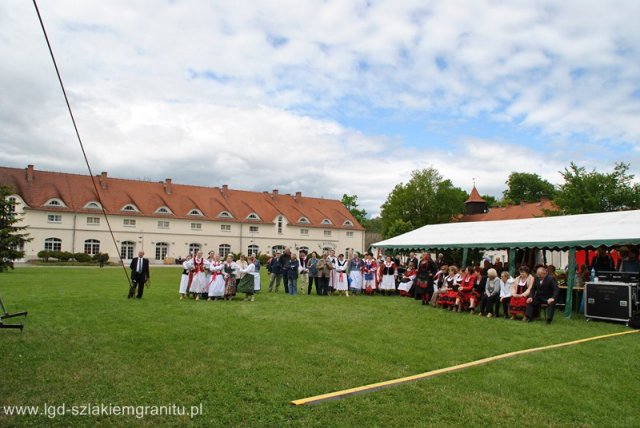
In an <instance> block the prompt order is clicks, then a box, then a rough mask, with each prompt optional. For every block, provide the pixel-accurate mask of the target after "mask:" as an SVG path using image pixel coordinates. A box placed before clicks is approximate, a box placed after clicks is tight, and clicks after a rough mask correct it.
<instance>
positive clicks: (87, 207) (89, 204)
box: [84, 201, 102, 210]
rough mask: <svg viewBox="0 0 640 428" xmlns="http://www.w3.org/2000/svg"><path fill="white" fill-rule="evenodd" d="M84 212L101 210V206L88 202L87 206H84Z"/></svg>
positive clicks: (98, 203) (97, 203)
mask: <svg viewBox="0 0 640 428" xmlns="http://www.w3.org/2000/svg"><path fill="white" fill-rule="evenodd" d="M84 209H85V210H101V209H102V206H101V205H100V202H93V201H92V202H89V203H88V204H87V205H85V206H84Z"/></svg>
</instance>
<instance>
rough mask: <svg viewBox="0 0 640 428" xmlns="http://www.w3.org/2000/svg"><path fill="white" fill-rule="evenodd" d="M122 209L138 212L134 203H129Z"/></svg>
mask: <svg viewBox="0 0 640 428" xmlns="http://www.w3.org/2000/svg"><path fill="white" fill-rule="evenodd" d="M120 211H130V212H138V211H139V210H138V208H137V207H136V206H135V205H133V204H127V205H125V206H124V207H122V208H121V209H120Z"/></svg>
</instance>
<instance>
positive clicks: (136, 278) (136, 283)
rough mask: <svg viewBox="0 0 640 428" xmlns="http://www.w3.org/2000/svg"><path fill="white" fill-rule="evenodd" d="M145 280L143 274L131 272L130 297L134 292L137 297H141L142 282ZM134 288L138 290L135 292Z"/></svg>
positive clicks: (142, 290)
mask: <svg viewBox="0 0 640 428" xmlns="http://www.w3.org/2000/svg"><path fill="white" fill-rule="evenodd" d="M145 282H147V278H145V276H144V275H139V274H138V273H137V272H133V273H132V274H131V289H129V298H132V297H133V295H134V294H136V297H137V298H138V299H142V293H144V284H145ZM136 289H137V290H138V292H137V293H136Z"/></svg>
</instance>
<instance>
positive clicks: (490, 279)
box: [478, 268, 500, 318]
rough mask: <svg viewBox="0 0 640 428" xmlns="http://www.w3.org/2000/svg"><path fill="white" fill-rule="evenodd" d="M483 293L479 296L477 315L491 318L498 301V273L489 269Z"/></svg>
mask: <svg viewBox="0 0 640 428" xmlns="http://www.w3.org/2000/svg"><path fill="white" fill-rule="evenodd" d="M485 284H486V285H485V289H484V293H482V296H480V308H479V309H480V313H479V314H478V315H480V316H483V315H486V316H487V318H491V317H493V313H494V312H495V308H496V307H499V305H498V304H497V303H498V301H499V300H500V278H498V272H496V270H495V269H493V268H491V269H489V270H488V271H487V281H486V283H485Z"/></svg>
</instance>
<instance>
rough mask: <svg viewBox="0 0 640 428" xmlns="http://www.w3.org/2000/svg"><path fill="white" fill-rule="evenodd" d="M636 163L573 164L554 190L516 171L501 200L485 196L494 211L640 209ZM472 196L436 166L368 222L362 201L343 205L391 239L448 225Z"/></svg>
mask: <svg viewBox="0 0 640 428" xmlns="http://www.w3.org/2000/svg"><path fill="white" fill-rule="evenodd" d="M629 169H630V164H627V163H623V162H619V163H616V164H615V167H614V168H613V171H611V172H599V171H597V170H596V169H593V170H587V169H586V168H585V167H582V166H578V165H576V164H575V163H573V162H571V163H570V164H569V166H567V167H565V168H564V170H562V171H560V172H559V173H560V175H561V177H562V180H563V182H562V183H561V184H559V185H556V186H554V185H553V184H551V183H550V182H549V181H547V180H545V179H543V178H542V177H540V176H539V175H538V174H535V173H528V172H512V173H511V174H509V178H508V179H507V181H506V182H505V184H506V186H507V188H506V190H505V191H504V192H503V193H502V198H501V199H498V198H496V197H494V196H491V195H482V198H483V199H485V200H486V201H487V204H488V206H489V207H500V206H507V205H514V204H515V205H517V204H520V203H521V202H538V201H540V200H541V199H543V198H546V199H549V200H551V201H553V203H554V205H555V208H554V209H553V210H548V211H545V215H573V214H589V213H599V212H608V211H620V210H630V209H640V183H637V182H634V175H633V174H631V173H630V172H629ZM468 197H469V194H468V193H467V192H466V191H465V190H463V189H461V188H459V187H456V186H454V185H453V183H452V182H451V180H449V179H445V178H444V177H443V176H442V175H441V174H440V173H439V172H438V170H437V169H435V168H433V167H429V168H425V169H421V170H415V171H413V172H412V173H411V178H410V179H409V181H408V182H407V183H399V184H397V185H396V186H395V187H394V188H393V190H392V191H391V193H389V195H388V196H387V199H386V200H385V202H384V203H383V204H382V206H381V213H380V216H379V217H376V218H367V213H366V211H365V210H363V209H361V208H360V207H359V206H358V197H357V196H355V195H346V194H345V195H343V198H342V203H343V204H344V205H345V207H347V209H349V211H350V212H351V214H353V216H354V217H355V218H356V219H357V220H358V221H359V222H360V224H362V225H363V226H364V227H365V229H367V230H368V231H372V232H378V233H381V234H382V237H383V239H388V238H391V237H394V236H397V235H400V234H402V233H406V232H409V231H411V230H413V229H416V228H418V227H421V226H424V225H427V224H438V223H448V222H450V221H452V220H453V219H455V218H456V217H458V216H460V215H462V214H463V213H464V212H465V206H464V202H465V201H466V200H467V198H468Z"/></svg>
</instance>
